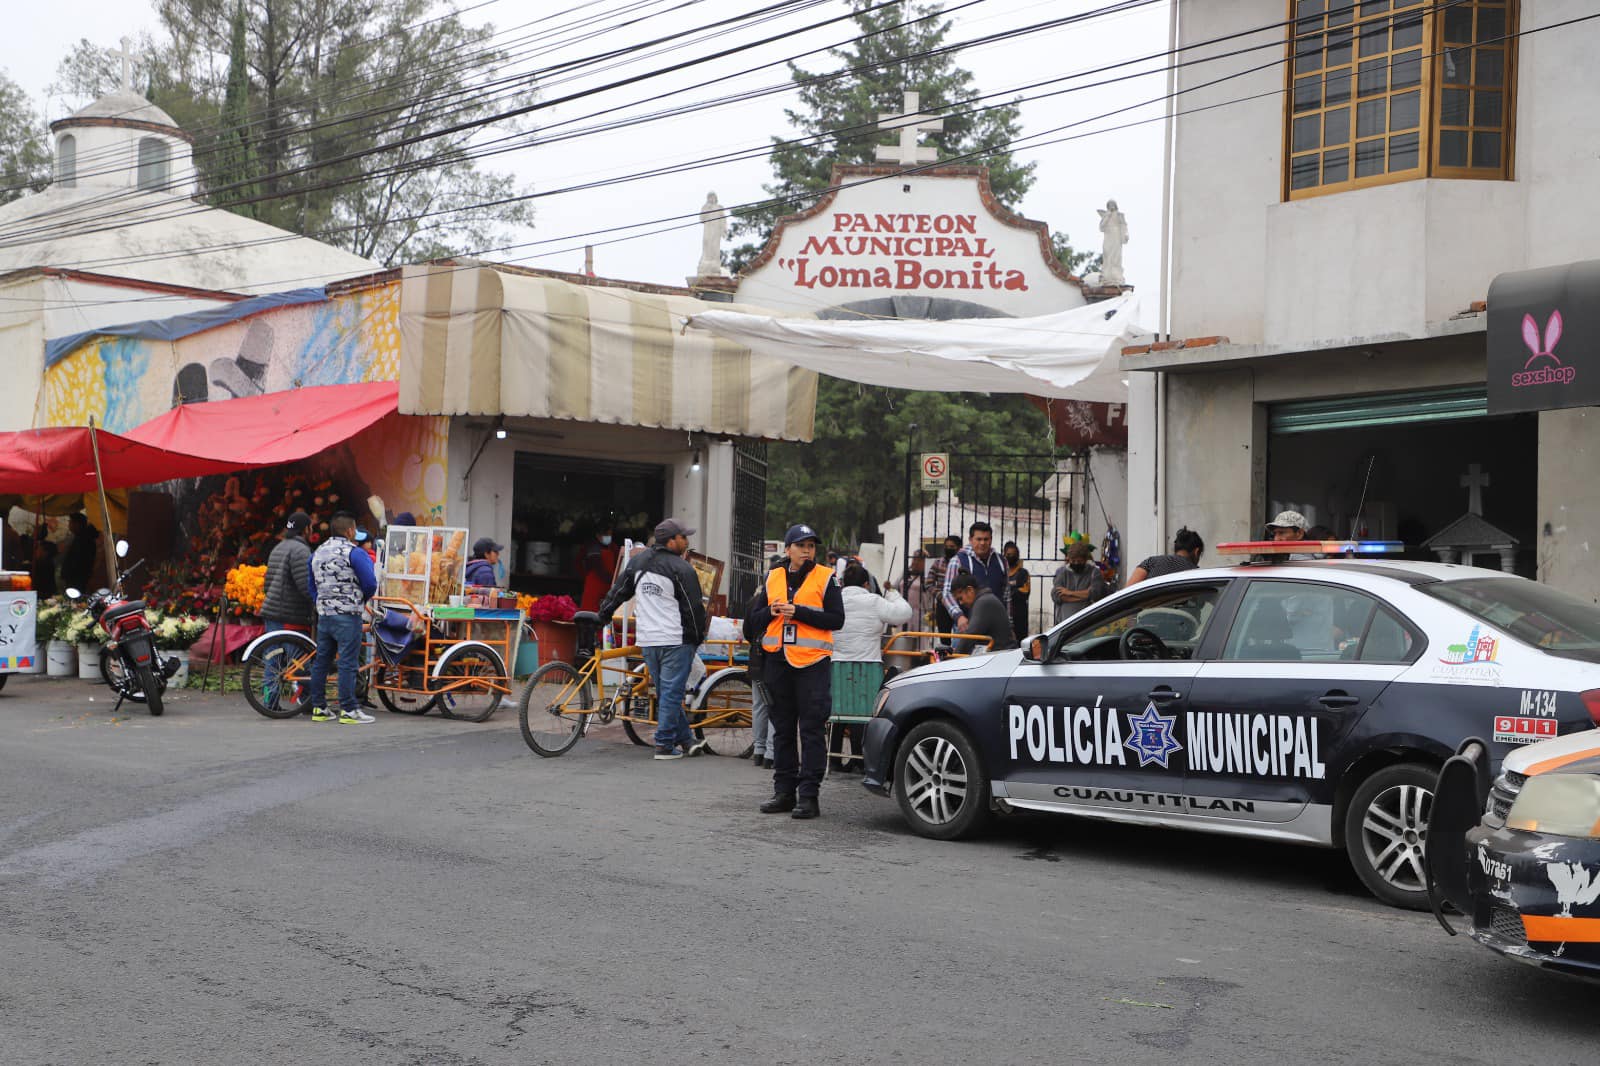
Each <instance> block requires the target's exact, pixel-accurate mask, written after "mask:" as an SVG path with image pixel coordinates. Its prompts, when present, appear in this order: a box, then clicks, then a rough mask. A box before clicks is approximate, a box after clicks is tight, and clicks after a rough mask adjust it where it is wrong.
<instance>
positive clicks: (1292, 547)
mask: <svg viewBox="0 0 1600 1066" xmlns="http://www.w3.org/2000/svg"><path fill="white" fill-rule="evenodd" d="M1215 550H1216V551H1217V552H1218V553H1219V554H1221V555H1399V554H1400V553H1401V552H1403V551H1405V550H1406V546H1405V542H1404V541H1399V540H1239V541H1229V542H1227V543H1225V544H1218V545H1217V546H1216V549H1215Z"/></svg>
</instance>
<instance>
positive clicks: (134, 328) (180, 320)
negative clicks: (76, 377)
mask: <svg viewBox="0 0 1600 1066" xmlns="http://www.w3.org/2000/svg"><path fill="white" fill-rule="evenodd" d="M327 299H328V293H327V290H325V289H322V288H315V289H290V290H288V291H287V292H274V293H268V294H267V295H266V296H252V297H250V298H249V299H248V300H240V301H239V302H238V303H232V304H229V305H228V306H227V307H211V308H207V309H206V310H204V311H191V312H190V313H188V314H186V315H173V316H172V317H171V318H155V319H150V320H149V321H146V322H129V323H127V324H125V325H120V326H101V327H100V328H99V329H91V330H85V331H84V332H82V333H72V334H69V335H67V336H65V337H57V338H55V339H54V340H47V341H45V342H44V365H45V367H46V369H48V368H50V367H52V366H55V365H56V364H57V363H59V362H60V361H61V360H63V359H65V358H66V357H67V356H69V355H71V354H72V353H73V352H75V351H77V349H78V348H80V347H81V346H82V345H83V344H84V343H85V342H86V341H88V340H91V339H92V338H94V337H141V338H143V339H145V340H155V341H175V340H178V339H179V338H182V337H187V336H190V335H191V334H194V333H203V332H204V331H206V330H208V329H216V328H217V327H218V326H225V325H227V324H228V323H229V322H236V321H238V320H239V319H241V318H248V317H250V316H251V315H256V314H260V313H261V312H262V311H270V310H272V309H273V308H275V307H293V306H295V305H296V304H314V303H322V302H324V301H326V300H327Z"/></svg>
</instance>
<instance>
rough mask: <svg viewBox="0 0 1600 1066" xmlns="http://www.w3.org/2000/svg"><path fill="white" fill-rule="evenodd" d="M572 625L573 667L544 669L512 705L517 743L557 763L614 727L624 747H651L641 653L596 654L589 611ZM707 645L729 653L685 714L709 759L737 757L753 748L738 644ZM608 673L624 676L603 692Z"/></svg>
mask: <svg viewBox="0 0 1600 1066" xmlns="http://www.w3.org/2000/svg"><path fill="white" fill-rule="evenodd" d="M573 622H574V623H576V625H577V627H578V649H577V655H576V656H575V657H576V659H577V663H576V664H573V663H568V662H562V661H559V660H558V661H556V662H550V663H546V664H544V665H543V666H541V667H539V669H538V670H537V671H535V672H534V674H533V676H532V677H531V678H529V679H528V683H527V684H526V685H525V686H524V687H523V689H522V695H521V697H520V698H519V700H518V720H519V723H520V725H521V727H522V739H523V740H524V741H526V742H527V744H528V747H530V748H532V749H533V751H534V752H535V753H536V754H538V755H541V756H543V757H545V758H547V759H549V758H555V757H556V756H558V755H563V754H565V753H566V752H568V751H570V750H571V749H572V747H573V745H575V744H577V742H578V740H579V738H581V737H582V736H583V735H584V734H585V733H587V732H588V730H589V725H590V723H591V722H598V723H599V724H601V725H605V724H608V723H610V722H612V721H620V722H621V723H622V729H623V732H625V733H626V734H627V735H628V739H629V740H631V741H633V742H634V743H635V744H638V745H640V746H650V745H651V744H652V743H653V742H654V740H655V728H656V722H657V715H656V710H657V708H656V692H655V685H654V684H653V683H652V681H651V678H650V671H649V668H648V667H646V666H645V664H644V662H643V661H642V659H641V658H640V654H641V649H639V648H638V647H635V646H632V645H630V646H628V647H622V648H608V649H604V650H601V649H597V648H596V647H595V636H596V633H597V632H598V629H599V625H600V616H599V615H597V614H595V613H594V612H592V611H580V612H578V614H577V615H575V616H574V617H573ZM708 643H713V644H726V645H729V649H728V655H727V659H726V664H727V665H726V666H724V667H723V668H722V669H719V670H717V671H716V672H715V673H709V674H708V675H707V677H706V678H705V680H703V681H702V682H701V684H700V688H699V689H698V691H697V692H696V693H695V694H694V696H693V699H692V704H691V705H689V706H687V707H686V708H685V709H686V711H687V713H688V715H689V725H690V728H691V729H693V730H694V735H695V738H696V739H698V740H704V741H706V743H707V744H708V746H709V748H710V750H711V752H712V753H713V754H716V755H741V754H744V753H747V752H748V751H750V750H751V749H752V746H753V745H752V735H751V729H750V723H751V707H752V700H751V696H750V680H749V675H748V673H747V671H746V670H744V669H743V668H742V667H740V666H738V665H737V664H736V662H735V660H734V655H733V651H732V646H733V645H736V644H737V643H738V642H735V641H714V642H708ZM608 672H611V673H620V674H621V675H622V679H621V680H620V681H615V682H612V683H611V685H610V691H609V692H608V691H607V681H606V674H607V673H608Z"/></svg>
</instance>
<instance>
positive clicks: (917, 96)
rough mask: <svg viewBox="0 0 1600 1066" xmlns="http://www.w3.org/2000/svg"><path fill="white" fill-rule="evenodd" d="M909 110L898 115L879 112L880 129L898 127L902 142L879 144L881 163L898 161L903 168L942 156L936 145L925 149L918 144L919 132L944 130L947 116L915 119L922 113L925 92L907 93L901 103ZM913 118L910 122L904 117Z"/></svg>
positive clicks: (895, 128)
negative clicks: (923, 93) (919, 120)
mask: <svg viewBox="0 0 1600 1066" xmlns="http://www.w3.org/2000/svg"><path fill="white" fill-rule="evenodd" d="M901 106H902V107H903V108H904V109H905V110H904V111H903V112H902V113H901V114H898V115H894V114H882V113H880V114H879V115H878V128H879V129H880V130H898V131H899V132H900V143H899V144H880V145H878V162H880V163H898V164H900V165H901V166H903V167H908V166H912V165H914V164H916V163H932V162H934V161H935V160H937V159H938V158H939V152H938V150H937V149H935V148H924V147H922V146H920V145H918V144H917V134H919V133H938V132H939V131H940V130H942V129H944V119H942V118H931V117H930V118H926V119H923V120H922V121H921V122H917V121H915V119H916V118H917V116H918V115H920V114H921V113H922V94H921V93H912V92H908V93H906V94H905V97H904V101H903V103H902V105H901ZM906 119H912V120H913V121H910V122H906V121H904V120H906Z"/></svg>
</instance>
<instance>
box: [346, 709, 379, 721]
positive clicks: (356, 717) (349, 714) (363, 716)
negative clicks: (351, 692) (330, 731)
mask: <svg viewBox="0 0 1600 1066" xmlns="http://www.w3.org/2000/svg"><path fill="white" fill-rule="evenodd" d="M376 721H377V719H376V718H374V717H372V715H370V714H367V713H366V712H365V711H363V710H361V708H359V707H358V708H356V709H355V710H353V711H344V712H341V713H340V715H339V722H340V724H342V725H366V724H367V723H369V722H376Z"/></svg>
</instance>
